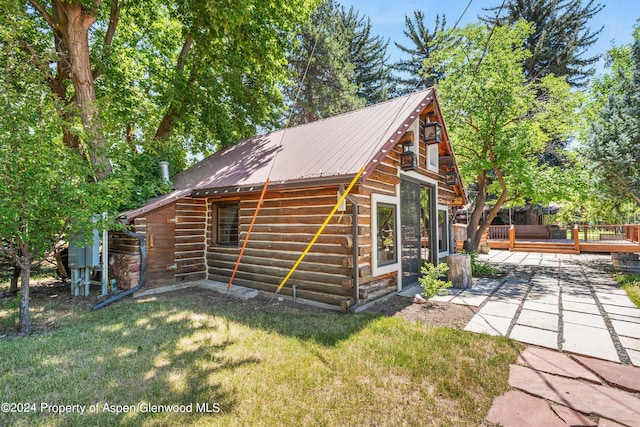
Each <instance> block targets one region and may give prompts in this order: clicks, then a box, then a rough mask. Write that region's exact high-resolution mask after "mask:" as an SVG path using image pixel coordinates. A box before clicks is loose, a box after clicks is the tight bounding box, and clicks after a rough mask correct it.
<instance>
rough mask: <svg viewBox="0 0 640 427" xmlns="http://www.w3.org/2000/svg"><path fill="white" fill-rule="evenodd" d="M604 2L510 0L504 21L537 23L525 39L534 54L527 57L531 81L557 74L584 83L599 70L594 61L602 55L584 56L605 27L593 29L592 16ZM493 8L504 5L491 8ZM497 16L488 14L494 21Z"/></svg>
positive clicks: (576, 83)
mask: <svg viewBox="0 0 640 427" xmlns="http://www.w3.org/2000/svg"><path fill="white" fill-rule="evenodd" d="M603 8H604V5H602V4H600V3H596V2H595V0H589V1H588V2H586V4H584V2H583V1H582V0H579V1H575V0H509V1H508V2H507V4H506V5H505V6H504V7H503V8H502V13H501V16H500V21H501V23H502V24H507V25H512V24H514V23H515V22H516V21H518V20H519V19H524V20H525V21H528V22H532V23H533V24H534V31H533V33H532V34H531V35H530V36H529V37H528V38H527V40H526V41H525V47H526V48H527V49H528V50H529V51H530V52H531V57H530V58H528V59H526V60H525V61H524V65H523V67H524V73H525V76H526V77H527V80H528V81H539V80H540V79H541V78H542V77H544V76H546V75H549V74H554V75H556V76H559V77H566V78H567V81H568V82H569V84H571V85H572V86H574V87H582V86H584V85H585V84H586V83H587V80H588V78H589V77H590V76H591V75H593V73H594V72H595V70H594V68H593V65H594V64H595V63H596V62H597V61H598V59H599V58H600V57H599V56H592V57H588V58H583V56H584V54H585V53H586V52H587V50H588V49H589V47H591V46H592V45H593V44H594V43H595V42H596V41H597V40H598V34H600V32H601V31H602V28H600V29H599V30H597V31H591V29H590V28H589V20H590V19H591V18H593V16H595V15H596V14H597V13H598V12H600V11H601V10H602V9H603ZM487 10H489V11H492V12H496V11H500V8H497V7H496V8H491V9H487ZM494 19H495V18H494V16H491V17H487V18H485V22H489V21H491V22H492V21H493V20H494Z"/></svg>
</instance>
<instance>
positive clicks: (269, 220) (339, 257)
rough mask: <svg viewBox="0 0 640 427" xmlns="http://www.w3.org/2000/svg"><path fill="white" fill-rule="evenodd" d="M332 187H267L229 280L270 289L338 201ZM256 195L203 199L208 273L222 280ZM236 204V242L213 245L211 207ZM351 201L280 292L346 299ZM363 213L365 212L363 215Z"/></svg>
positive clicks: (233, 259) (228, 272)
mask: <svg viewBox="0 0 640 427" xmlns="http://www.w3.org/2000/svg"><path fill="white" fill-rule="evenodd" d="M337 192H338V187H337V186H325V187H315V188H306V189H292V190H279V191H267V194H266V195H265V199H264V201H263V203H262V206H261V208H260V212H259V214H258V217H257V218H256V222H255V225H254V228H253V231H252V233H251V236H250V238H249V241H248V244H247V248H246V250H245V253H244V256H243V258H242V262H241V263H240V266H239V269H238V272H237V273H236V276H235V278H234V281H233V283H234V284H237V285H241V286H246V287H250V288H255V289H259V290H264V291H269V292H275V291H276V289H277V287H278V285H279V284H280V283H281V281H282V279H283V278H284V277H285V276H286V275H287V273H288V272H289V270H290V269H291V267H293V265H294V264H295V262H296V260H297V259H298V258H299V257H300V255H301V254H302V252H303V251H304V250H305V248H306V247H307V245H308V243H309V242H310V241H311V240H312V239H313V236H314V235H315V233H316V232H317V231H318V229H319V228H320V226H321V225H322V223H323V222H324V221H325V219H326V217H327V215H328V214H329V213H330V212H331V210H332V209H333V207H334V206H335V203H336V202H337V197H338V196H337ZM259 196H260V194H259V193H250V194H247V193H245V194H243V195H242V197H239V196H230V197H212V198H209V199H208V200H207V204H208V212H209V216H208V223H207V227H206V229H207V235H206V236H207V251H208V252H207V265H208V273H209V275H208V277H209V278H210V279H212V280H218V281H222V282H227V281H228V280H229V278H230V277H231V274H232V271H233V268H234V267H235V264H236V261H237V259H238V255H239V252H240V249H241V245H242V243H243V241H244V240H245V238H246V236H247V232H248V229H249V225H250V223H251V220H252V217H253V215H254V212H255V209H256V207H257V204H258V199H259ZM228 203H238V205H239V244H238V246H226V245H219V244H217V238H216V217H215V216H216V211H217V210H216V207H217V205H218V204H228ZM351 209H352V207H351V206H350V203H347V207H346V210H345V211H344V212H337V213H336V215H335V216H334V217H333V218H332V219H331V221H330V222H329V224H328V225H327V227H326V228H325V230H324V232H323V233H322V234H321V235H320V236H319V238H318V239H317V240H316V243H315V244H314V246H313V247H312V248H311V250H310V251H309V253H308V254H307V255H306V257H305V258H304V261H303V262H302V263H300V265H299V266H298V268H297V269H296V271H295V273H294V274H293V275H292V276H291V278H290V279H289V280H288V282H287V284H286V285H285V287H283V288H282V289H281V291H280V292H281V293H282V294H285V295H293V288H292V286H293V285H295V286H296V295H297V297H299V298H304V299H310V300H314V301H319V302H323V303H328V304H332V305H340V303H341V302H343V301H345V300H348V299H349V298H351V296H352V294H353V291H352V286H353V283H352V279H351V273H352V270H351V265H352V248H353V238H352V225H351V223H352V217H351V212H352V211H351ZM362 217H363V218H364V216H362Z"/></svg>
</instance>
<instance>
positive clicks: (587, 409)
mask: <svg viewBox="0 0 640 427" xmlns="http://www.w3.org/2000/svg"><path fill="white" fill-rule="evenodd" d="M509 385H510V386H512V387H516V388H519V389H521V390H523V391H526V392H527V393H530V394H533V395H536V396H540V397H542V398H545V399H549V400H553V401H554V402H556V403H561V404H563V405H566V406H568V407H570V408H572V409H575V410H576V411H580V412H583V413H585V414H589V413H592V412H594V413H596V414H599V415H600V416H603V417H605V418H608V419H612V420H615V421H617V422H619V423H622V424H627V425H629V426H638V427H640V399H638V398H636V397H634V396H632V395H631V394H629V393H627V392H625V391H622V390H618V389H614V388H611V387H607V386H602V385H598V384H592V383H587V382H583V381H578V380H575V379H570V378H564V377H560V376H557V375H552V374H547V373H545V372H537V371H534V370H532V369H529V368H526V367H524V366H519V365H511V369H510V371H509Z"/></svg>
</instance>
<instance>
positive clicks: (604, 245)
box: [488, 224, 640, 254]
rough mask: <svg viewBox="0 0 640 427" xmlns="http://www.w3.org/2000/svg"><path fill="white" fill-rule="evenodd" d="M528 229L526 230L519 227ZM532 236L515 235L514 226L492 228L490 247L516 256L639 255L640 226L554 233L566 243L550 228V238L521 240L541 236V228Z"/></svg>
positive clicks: (578, 227)
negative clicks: (519, 254) (623, 253)
mask: <svg viewBox="0 0 640 427" xmlns="http://www.w3.org/2000/svg"><path fill="white" fill-rule="evenodd" d="M519 227H527V226H519ZM531 227H532V229H531V230H530V232H527V230H526V228H525V229H524V230H522V229H521V230H520V231H519V232H518V231H516V228H515V227H514V226H498V227H492V229H490V232H489V239H488V243H489V247H490V248H492V249H508V250H510V251H517V252H549V253H567V254H579V253H585V252H586V253H610V252H640V241H639V240H640V238H639V237H640V225H636V224H634V225H598V226H575V227H574V228H573V229H571V230H566V232H563V231H562V230H559V231H558V230H554V231H556V233H555V234H556V235H558V234H563V233H564V235H567V237H569V236H571V237H572V238H567V239H557V238H556V239H554V238H551V237H552V234H553V233H552V232H551V226H549V233H548V234H547V236H542V235H536V236H535V238H521V237H519V236H527V237H529V236H532V235H534V234H536V233H537V234H541V233H540V231H541V230H540V228H541V227H546V226H531Z"/></svg>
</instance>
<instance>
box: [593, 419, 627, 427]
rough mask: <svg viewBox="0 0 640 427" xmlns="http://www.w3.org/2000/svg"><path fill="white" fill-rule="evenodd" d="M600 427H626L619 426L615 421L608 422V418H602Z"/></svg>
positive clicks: (599, 423)
mask: <svg viewBox="0 0 640 427" xmlns="http://www.w3.org/2000/svg"><path fill="white" fill-rule="evenodd" d="M598 427H625V426H623V425H622V424H618V423H617V422H615V421H611V420H608V419H606V418H600V421H599V422H598Z"/></svg>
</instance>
